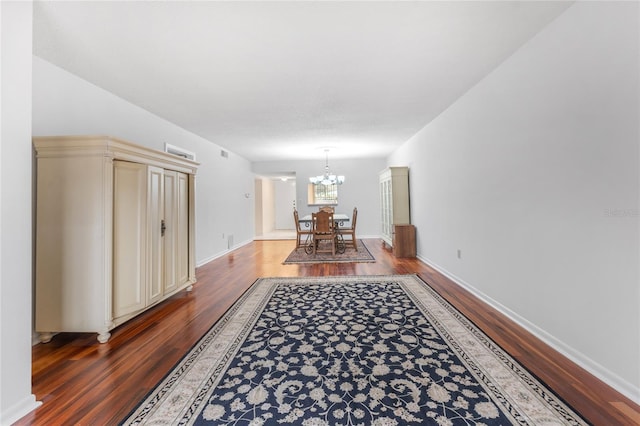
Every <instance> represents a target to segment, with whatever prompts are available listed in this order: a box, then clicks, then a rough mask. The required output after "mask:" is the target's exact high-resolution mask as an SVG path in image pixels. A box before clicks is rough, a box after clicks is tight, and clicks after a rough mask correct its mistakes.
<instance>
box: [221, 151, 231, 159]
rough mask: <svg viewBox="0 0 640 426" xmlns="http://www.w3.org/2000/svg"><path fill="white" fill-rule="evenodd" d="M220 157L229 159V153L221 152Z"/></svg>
mask: <svg viewBox="0 0 640 426" xmlns="http://www.w3.org/2000/svg"><path fill="white" fill-rule="evenodd" d="M220 157H222V158H229V152H228V151H225V150H224V149H221V150H220Z"/></svg>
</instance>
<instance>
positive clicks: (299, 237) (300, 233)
mask: <svg viewBox="0 0 640 426" xmlns="http://www.w3.org/2000/svg"><path fill="white" fill-rule="evenodd" d="M293 219H294V221H295V222H296V249H299V248H302V247H305V246H306V245H307V244H308V243H309V240H310V239H311V235H313V230H312V229H311V228H303V227H302V224H301V223H300V217H299V216H298V210H297V209H295V208H294V209H293ZM303 239H304V242H303Z"/></svg>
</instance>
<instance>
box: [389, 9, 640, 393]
mask: <svg viewBox="0 0 640 426" xmlns="http://www.w3.org/2000/svg"><path fill="white" fill-rule="evenodd" d="M638 8H639V7H638V3H636V2H624V3H607V2H578V3H576V4H574V5H573V6H571V7H570V8H569V9H568V10H567V11H566V12H565V13H564V14H563V15H561V16H560V17H559V18H557V20H556V21H554V22H552V23H551V24H550V25H549V26H548V27H547V28H546V29H543V30H542V31H541V32H540V33H539V34H538V35H537V36H536V37H534V38H533V39H532V40H530V41H529V42H527V43H526V44H525V45H524V46H523V47H522V48H521V49H520V50H519V51H517V52H516V53H515V54H514V55H513V56H512V57H511V58H509V59H508V60H507V61H505V62H504V63H503V64H502V65H500V66H499V67H498V68H497V69H496V70H495V71H494V72H493V73H491V74H490V75H489V76H487V77H486V78H485V79H484V80H483V81H481V82H480V83H479V84H478V85H477V86H476V87H474V88H473V89H472V90H470V91H469V92H468V93H467V94H465V95H464V96H463V97H462V98H461V99H460V100H458V101H457V102H456V103H455V104H454V105H453V106H451V107H450V108H449V109H448V110H447V111H445V112H444V113H443V114H442V115H441V116H440V117H438V118H437V119H436V120H434V121H433V122H432V123H430V124H429V125H427V126H426V127H425V128H424V129H422V130H421V131H420V132H419V133H418V134H417V135H415V136H414V137H413V138H412V139H411V140H410V141H408V142H407V143H406V144H405V145H403V146H402V148H401V149H399V150H397V151H396V152H395V153H394V154H393V155H392V156H391V157H390V158H389V162H390V163H393V164H399V165H408V166H409V167H411V182H412V185H411V217H412V221H413V222H414V223H415V225H416V227H417V232H418V253H419V257H421V258H422V259H424V260H426V261H427V262H428V263H431V264H434V265H436V266H438V267H439V268H440V269H442V270H443V271H445V272H446V273H448V274H449V275H450V276H452V277H454V278H455V279H456V280H457V281H458V282H460V283H462V284H465V285H467V286H469V287H471V288H472V289H473V290H474V291H475V292H476V293H477V294H480V295H483V296H484V297H486V298H487V299H488V300H490V301H492V302H493V303H494V304H496V305H497V306H500V307H501V308H502V309H503V310H505V311H506V312H507V313H509V314H510V315H512V316H513V317H514V318H516V319H517V320H519V321H520V322H521V323H523V324H524V325H526V326H527V327H529V328H530V329H532V330H533V331H534V332H536V333H538V335H540V336H542V337H543V338H545V339H546V340H547V341H548V342H550V343H552V344H554V345H555V346H556V347H557V348H559V349H560V350H561V351H563V352H564V353H565V354H568V355H569V356H570V357H571V358H573V359H574V360H576V361H578V362H579V363H580V364H582V365H583V366H586V367H587V368H588V369H590V370H591V371H592V372H594V373H595V374H596V375H598V376H600V377H601V378H603V379H605V380H606V381H608V382H609V383H610V384H612V385H614V386H615V387H617V388H618V389H619V390H621V391H623V392H625V393H626V394H627V395H629V396H631V397H632V398H634V399H635V400H636V401H640V370H639V369H640V318H639V315H640V312H639V311H640V294H639V283H640V273H639V254H640V249H639V236H640V233H639V232H640V226H639V219H640V213H639V212H640V210H639V207H640V205H639V195H640V185H639V176H640V173H639V140H640V135H639V127H638V119H639V117H640V109H639V106H638V102H639V94H640V91H639V89H640V86H639V82H638V79H639V75H640V66H639V60H640V59H639V58H640V56H639V53H638V52H639V51H640V50H639V46H638V43H639V22H638V20H639V16H640V15H639V10H638ZM417 182H419V184H417ZM458 249H460V250H461V254H462V256H461V258H460V259H458V257H457V250H458Z"/></svg>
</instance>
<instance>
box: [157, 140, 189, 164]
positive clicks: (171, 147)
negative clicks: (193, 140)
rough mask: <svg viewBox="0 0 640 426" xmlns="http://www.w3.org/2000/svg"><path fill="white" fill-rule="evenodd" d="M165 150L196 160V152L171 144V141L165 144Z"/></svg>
mask: <svg viewBox="0 0 640 426" xmlns="http://www.w3.org/2000/svg"><path fill="white" fill-rule="evenodd" d="M164 152H166V153H169V154H173V155H177V156H178V157H182V158H186V159H187V160H192V161H196V154H195V152H191V151H187V150H186V149H182V148H180V147H177V146H175V145H171V144H170V143H165V144H164Z"/></svg>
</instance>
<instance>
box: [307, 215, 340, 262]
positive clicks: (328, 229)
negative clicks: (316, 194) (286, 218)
mask: <svg viewBox="0 0 640 426" xmlns="http://www.w3.org/2000/svg"><path fill="white" fill-rule="evenodd" d="M311 222H312V223H313V254H316V253H331V255H333V256H335V255H336V246H337V245H338V233H337V231H336V228H335V222H334V221H333V213H329V212H325V211H322V210H321V211H319V212H317V213H311ZM321 241H329V243H330V244H329V246H331V250H329V249H328V248H325V249H319V247H320V242H321Z"/></svg>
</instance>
